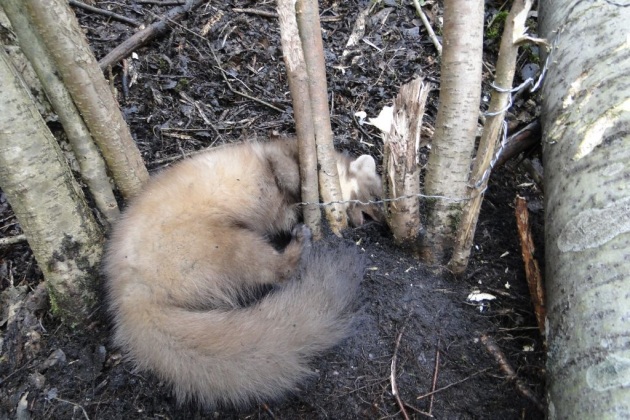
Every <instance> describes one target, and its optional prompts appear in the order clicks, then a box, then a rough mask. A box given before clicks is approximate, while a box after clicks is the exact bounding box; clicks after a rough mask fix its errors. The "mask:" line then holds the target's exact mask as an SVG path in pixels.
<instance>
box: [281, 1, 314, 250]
mask: <svg viewBox="0 0 630 420" xmlns="http://www.w3.org/2000/svg"><path fill="white" fill-rule="evenodd" d="M276 3H277V9H278V21H279V23H280V42H281V44H282V55H283V57H284V64H285V66H286V68H287V80H288V82H289V90H290V91H291V103H292V104H293V118H294V119H295V133H296V134H297V138H298V141H299V154H300V182H301V189H302V191H301V192H302V201H303V202H307V203H314V204H308V205H305V206H304V208H303V212H302V213H303V216H304V223H305V224H306V225H307V226H308V227H309V228H311V232H312V233H313V238H315V239H320V238H321V237H322V230H321V219H322V212H321V210H320V207H319V186H318V179H317V149H316V147H315V127H314V125H313V111H312V108H311V96H310V94H309V89H308V73H307V72H306V63H305V61H304V51H303V50H302V42H301V41H300V35H299V32H298V26H297V20H296V16H295V0H278V1H277V2H276Z"/></svg>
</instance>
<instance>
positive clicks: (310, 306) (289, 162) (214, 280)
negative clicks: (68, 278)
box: [103, 139, 380, 406]
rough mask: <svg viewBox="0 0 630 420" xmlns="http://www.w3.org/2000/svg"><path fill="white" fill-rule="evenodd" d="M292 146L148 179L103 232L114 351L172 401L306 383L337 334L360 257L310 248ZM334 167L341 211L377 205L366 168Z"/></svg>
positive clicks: (265, 392)
mask: <svg viewBox="0 0 630 420" xmlns="http://www.w3.org/2000/svg"><path fill="white" fill-rule="evenodd" d="M295 143H296V142H295V141H294V140H292V139H283V140H276V141H273V142H269V143H245V144H242V145H238V146H233V147H226V148H222V149H219V150H215V151H211V152H208V153H205V154H202V155H198V156H196V157H194V158H191V159H188V160H185V161H183V162H181V163H179V164H177V165H175V166H174V167H172V168H170V169H167V170H165V171H164V172H162V173H160V174H158V175H157V176H155V177H153V178H152V180H151V181H150V182H149V183H148V185H147V186H146V188H145V189H144V190H143V192H142V193H141V194H140V195H139V196H138V197H136V198H135V199H134V200H132V201H131V203H130V205H129V207H128V208H127V209H126V211H125V212H124V214H123V216H122V217H121V219H120V221H119V222H118V223H117V224H116V226H115V228H114V231H113V233H112V237H111V239H110V241H109V243H108V246H107V253H106V256H105V258H104V262H103V269H104V273H105V276H106V290H107V302H108V308H109V311H110V313H111V315H112V319H113V329H114V336H113V341H114V344H115V345H116V346H118V347H120V348H121V349H122V350H123V352H124V353H125V354H126V355H127V356H128V358H129V359H131V360H132V361H133V363H135V365H136V366H137V367H138V368H139V369H140V370H144V371H151V372H154V373H155V374H157V375H158V376H159V377H160V378H161V379H163V380H165V381H167V382H168V383H170V384H172V385H173V389H174V392H175V395H176V397H177V399H178V401H180V402H185V401H189V400H194V401H196V402H198V403H200V404H202V405H206V406H214V405H216V404H230V405H236V406H241V405H245V404H249V403H252V402H260V401H265V400H268V399H273V398H277V397H279V396H282V395H283V394H284V393H286V392H288V391H293V390H295V387H296V385H297V384H298V383H299V381H300V380H301V379H303V378H304V377H305V376H306V375H308V373H309V369H308V366H307V363H308V361H309V359H310V358H311V357H312V356H313V355H315V354H317V353H319V352H321V351H323V350H325V349H327V348H330V347H331V346H334V345H335V344H336V343H337V342H339V340H341V339H342V338H344V337H345V336H346V335H347V333H348V329H349V326H350V319H351V314H352V306H353V305H352V302H353V298H354V296H355V294H356V290H357V287H358V282H359V281H360V278H361V277H362V274H363V272H362V270H363V262H362V257H361V256H360V255H359V254H358V252H357V251H356V250H354V249H353V248H348V247H344V246H341V247H339V246H336V247H335V246H333V247H332V248H331V246H325V245H313V246H311V245H310V232H309V231H308V229H307V228H305V227H304V226H302V225H299V224H298V219H299V207H298V206H296V205H295V203H297V202H299V201H300V200H299V191H300V189H299V175H298V174H299V171H298V166H297V147H296V144H295ZM338 159H339V162H340V165H341V166H340V168H341V169H340V172H342V174H341V178H342V185H343V186H344V198H345V199H350V198H352V197H359V196H360V197H364V198H365V197H367V196H369V198H376V197H375V194H376V193H379V194H380V191H377V190H374V188H376V187H375V186H378V188H380V180H379V179H378V175H377V174H376V171H375V167H374V166H373V160H372V166H370V164H369V162H368V164H367V166H365V162H367V161H368V159H367V158H360V159H361V162H363V164H362V165H360V167H359V168H354V167H353V162H355V161H353V160H352V159H350V158H348V157H346V156H343V155H339V156H338ZM370 159H371V158H370ZM357 161H358V160H357ZM357 177H363V179H359V178H357ZM348 185H351V187H350V188H348ZM362 185H366V187H365V188H363V187H362ZM363 190H366V191H367V190H369V191H370V192H369V193H366V192H365V191H363ZM351 212H353V214H354V216H351V219H352V220H353V223H354V224H360V223H362V221H363V217H362V215H361V213H360V211H359V216H357V208H356V206H352V209H350V208H348V214H349V215H350V214H351ZM282 232H292V239H291V241H290V242H289V244H288V245H287V246H286V248H285V249H284V250H282V251H278V250H276V249H275V248H274V247H273V246H272V245H271V244H270V242H269V238H271V237H273V236H274V235H278V234H280V233H282Z"/></svg>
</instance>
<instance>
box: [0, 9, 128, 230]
mask: <svg viewBox="0 0 630 420" xmlns="http://www.w3.org/2000/svg"><path fill="white" fill-rule="evenodd" d="M0 4H1V5H2V7H3V8H4V11H5V12H6V14H7V16H8V18H9V20H10V21H11V26H12V27H13V30H14V31H15V33H16V34H17V37H18V41H19V43H20V48H21V49H22V52H23V53H24V55H25V56H26V57H27V58H28V60H29V61H30V63H31V64H32V65H33V69H34V70H35V73H37V77H38V78H39V80H40V82H41V83H42V87H43V88H44V90H45V92H46V96H47V97H48V99H49V100H50V102H51V104H52V106H53V108H54V110H55V113H57V115H58V116H59V121H60V122H61V124H62V125H63V128H64V131H65V133H66V135H67V136H68V141H69V143H70V145H71V146H72V150H73V152H74V155H75V156H76V158H77V162H78V163H79V168H80V170H81V176H82V177H83V180H84V181H85V183H86V184H87V185H88V187H89V189H90V193H91V195H92V197H93V198H94V202H95V204H96V207H97V208H98V210H99V211H100V212H101V213H102V214H103V216H104V217H105V220H106V221H107V223H110V224H111V223H113V222H114V220H115V219H116V218H117V217H118V214H119V210H118V203H117V202H116V198H115V197H114V192H113V190H112V186H111V184H110V182H109V177H108V176H107V169H106V167H105V162H104V161H103V158H102V157H101V154H100V152H99V150H98V148H97V147H96V145H95V144H94V141H93V140H92V136H91V135H90V132H89V130H88V129H87V127H86V126H85V122H84V121H83V118H81V115H80V114H79V111H78V110H77V108H76V106H75V105H74V102H73V101H72V97H71V96H70V93H69V92H68V90H67V89H66V87H65V86H64V85H63V82H62V81H61V79H60V78H59V76H58V73H57V70H56V68H55V65H54V63H53V62H52V60H51V58H50V56H49V54H48V51H46V48H45V46H44V43H43V41H42V39H41V37H40V36H39V35H38V34H37V31H35V29H34V28H33V25H32V22H31V21H30V20H29V18H28V14H27V13H26V10H25V7H24V3H23V1H22V0H1V1H0Z"/></svg>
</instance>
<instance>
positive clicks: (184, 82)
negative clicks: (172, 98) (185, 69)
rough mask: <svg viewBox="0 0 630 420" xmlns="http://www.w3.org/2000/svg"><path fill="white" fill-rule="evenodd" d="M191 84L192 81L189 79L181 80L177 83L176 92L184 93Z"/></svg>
mask: <svg viewBox="0 0 630 420" xmlns="http://www.w3.org/2000/svg"><path fill="white" fill-rule="evenodd" d="M189 84H190V80H188V79H179V81H178V82H177V86H175V92H182V91H185V90H186V89H188V85H189Z"/></svg>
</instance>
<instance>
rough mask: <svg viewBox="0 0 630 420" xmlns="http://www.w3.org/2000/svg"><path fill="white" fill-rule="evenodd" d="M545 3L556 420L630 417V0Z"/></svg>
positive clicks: (552, 407)
mask: <svg viewBox="0 0 630 420" xmlns="http://www.w3.org/2000/svg"><path fill="white" fill-rule="evenodd" d="M621 3H623V2H619V1H608V0H605V1H593V2H591V1H589V2H584V1H579V0H553V1H552V0H544V1H541V3H540V18H541V20H540V29H541V35H542V36H545V37H547V38H548V39H549V41H551V42H552V44H553V45H554V48H553V49H552V51H551V57H550V58H551V59H550V60H549V69H548V72H547V76H546V80H545V83H544V87H543V91H542V93H543V98H544V99H543V109H542V112H541V114H542V118H543V121H542V122H543V133H544V134H543V147H544V149H543V152H544V154H543V155H544V164H545V201H546V203H545V219H546V220H545V222H546V223H545V248H546V250H545V251H546V256H545V260H546V278H547V287H546V288H547V299H548V301H547V308H548V320H547V342H548V362H547V367H548V370H547V371H548V375H549V382H548V403H549V418H551V419H555V418H561V419H566V418H571V419H573V418H576V419H578V418H598V419H602V418H628V416H630V189H629V187H628V179H630V165H629V164H628V162H630V83H628V74H630V53H629V51H630V49H629V47H628V38H627V34H628V22H630V7H622V6H621Z"/></svg>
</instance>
